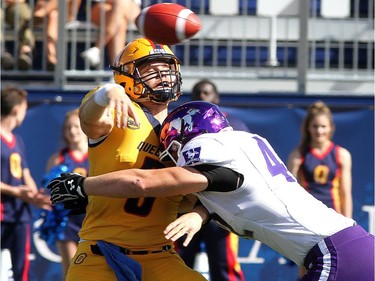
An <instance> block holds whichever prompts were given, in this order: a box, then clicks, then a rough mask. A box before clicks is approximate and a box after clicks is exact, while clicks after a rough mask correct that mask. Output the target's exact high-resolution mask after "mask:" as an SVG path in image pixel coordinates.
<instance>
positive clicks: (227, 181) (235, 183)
mask: <svg viewBox="0 0 375 281" xmlns="http://www.w3.org/2000/svg"><path fill="white" fill-rule="evenodd" d="M194 169H196V170H198V171H199V172H200V173H202V174H203V175H204V176H205V177H206V178H207V181H208V186H207V188H206V189H205V191H218V192H229V191H233V190H236V189H237V188H239V187H240V186H241V185H242V183H243V181H244V176H243V175H242V174H240V173H238V172H236V171H233V170H232V169H229V168H226V167H219V166H215V165H208V164H203V165H196V166H194Z"/></svg>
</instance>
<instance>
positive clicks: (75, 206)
mask: <svg viewBox="0 0 375 281" xmlns="http://www.w3.org/2000/svg"><path fill="white" fill-rule="evenodd" d="M88 203H89V200H88V199H87V198H78V199H76V200H70V201H65V202H64V209H66V210H69V215H81V214H85V213H86V206H87V204H88Z"/></svg>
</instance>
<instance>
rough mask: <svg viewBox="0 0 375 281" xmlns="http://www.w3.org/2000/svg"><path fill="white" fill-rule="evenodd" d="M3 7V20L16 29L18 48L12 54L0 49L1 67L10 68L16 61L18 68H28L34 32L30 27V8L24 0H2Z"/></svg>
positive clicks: (30, 61) (29, 67)
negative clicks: (0, 51)
mask: <svg viewBox="0 0 375 281" xmlns="http://www.w3.org/2000/svg"><path fill="white" fill-rule="evenodd" d="M4 7H5V9H4V13H5V14H4V16H5V22H6V23H7V24H9V26H10V27H12V28H14V29H17V30H16V31H17V34H18V38H17V40H18V49H17V50H16V52H17V53H16V54H13V55H12V54H11V53H9V52H7V51H5V50H3V51H2V53H1V64H2V68H3V69H12V68H14V66H15V65H14V64H15V62H17V67H18V69H20V70H29V69H31V68H32V57H33V56H32V52H33V50H34V46H35V39H34V34H33V32H32V30H31V28H30V21H31V9H30V7H29V4H28V3H27V2H26V1H25V0H4ZM14 57H15V58H14Z"/></svg>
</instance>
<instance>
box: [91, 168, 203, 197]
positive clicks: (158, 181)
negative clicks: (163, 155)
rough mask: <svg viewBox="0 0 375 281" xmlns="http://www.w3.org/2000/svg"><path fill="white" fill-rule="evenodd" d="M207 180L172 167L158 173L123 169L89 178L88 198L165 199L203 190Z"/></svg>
mask: <svg viewBox="0 0 375 281" xmlns="http://www.w3.org/2000/svg"><path fill="white" fill-rule="evenodd" d="M206 187H207V179H206V178H205V177H204V176H203V175H201V174H199V173H198V172H192V171H190V170H187V169H185V168H180V167H174V168H166V169H159V170H141V169H132V170H123V171H117V172H112V173H109V174H105V175H101V176H95V177H88V178H86V180H85V183H84V190H85V192H86V194H87V195H95V196H107V197H127V198H132V197H133V198H137V197H164V196H174V195H179V194H188V193H193V192H198V191H202V190H204V189H205V188H206Z"/></svg>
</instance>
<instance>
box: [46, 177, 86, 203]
mask: <svg viewBox="0 0 375 281" xmlns="http://www.w3.org/2000/svg"><path fill="white" fill-rule="evenodd" d="M84 181H85V177H83V176H82V175H80V174H77V173H63V174H61V175H60V177H57V178H55V179H53V180H51V181H50V182H49V184H48V185H47V188H48V189H50V190H51V201H52V203H53V204H57V203H64V207H65V205H66V206H67V207H68V208H66V209H71V210H73V209H76V207H80V206H81V205H82V203H83V201H82V199H85V200H84V201H85V202H87V195H86V193H85V190H84V189H83V183H84ZM69 201H70V202H69ZM65 202H69V203H67V204H65ZM86 205H87V203H86Z"/></svg>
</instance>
